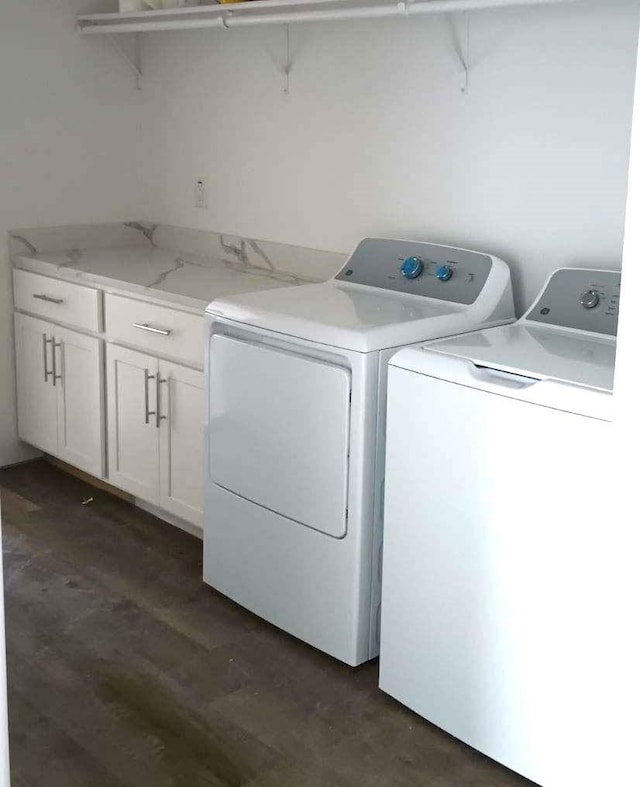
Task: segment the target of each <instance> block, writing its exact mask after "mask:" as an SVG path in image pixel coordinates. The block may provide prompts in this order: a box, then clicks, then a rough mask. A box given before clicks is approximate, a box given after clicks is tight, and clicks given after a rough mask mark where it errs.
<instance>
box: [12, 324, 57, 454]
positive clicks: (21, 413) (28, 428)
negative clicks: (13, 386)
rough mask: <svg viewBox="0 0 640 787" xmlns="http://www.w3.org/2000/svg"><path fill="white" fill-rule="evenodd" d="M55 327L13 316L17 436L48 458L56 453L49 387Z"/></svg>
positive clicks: (54, 407) (51, 389)
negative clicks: (44, 452)
mask: <svg viewBox="0 0 640 787" xmlns="http://www.w3.org/2000/svg"><path fill="white" fill-rule="evenodd" d="M54 330H56V329H55V327H54V326H53V325H51V324H50V323H48V322H44V321H43V320H36V319H34V318H33V317H27V316H26V315H24V314H16V315H15V331H16V333H15V339H16V378H17V397H18V434H19V436H20V438H21V439H22V440H25V441H26V442H27V443H30V444H31V445H34V446H36V447H37V448H40V449H41V450H42V451H46V452H47V453H50V454H55V453H57V449H58V413H57V404H56V390H55V388H54V387H53V377H54V374H53V341H54V340H53V332H54Z"/></svg>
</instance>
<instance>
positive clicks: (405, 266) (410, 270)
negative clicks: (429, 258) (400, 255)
mask: <svg viewBox="0 0 640 787" xmlns="http://www.w3.org/2000/svg"><path fill="white" fill-rule="evenodd" d="M423 270H424V262H422V260H421V259H420V257H407V259H406V260H405V261H404V262H403V263H402V265H401V266H400V273H401V274H402V275H403V276H404V278H405V279H417V278H418V276H419V275H420V274H421V273H422V271H423Z"/></svg>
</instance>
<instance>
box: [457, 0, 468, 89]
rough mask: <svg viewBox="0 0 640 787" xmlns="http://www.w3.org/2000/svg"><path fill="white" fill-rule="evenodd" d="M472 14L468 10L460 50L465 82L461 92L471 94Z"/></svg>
mask: <svg viewBox="0 0 640 787" xmlns="http://www.w3.org/2000/svg"><path fill="white" fill-rule="evenodd" d="M470 42H471V14H470V13H469V12H468V11H467V12H466V13H465V15H464V42H463V44H462V46H461V47H460V49H459V50H458V55H459V57H460V62H461V63H462V69H463V71H464V82H463V85H462V87H461V88H460V92H461V93H464V94H465V95H468V94H469V68H470V67H471V60H470V55H469V53H470V49H471V43H470Z"/></svg>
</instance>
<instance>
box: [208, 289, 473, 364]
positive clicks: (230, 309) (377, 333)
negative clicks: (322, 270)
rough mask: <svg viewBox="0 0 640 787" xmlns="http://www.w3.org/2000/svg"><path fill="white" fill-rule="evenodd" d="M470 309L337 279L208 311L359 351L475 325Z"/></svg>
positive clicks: (212, 306)
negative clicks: (469, 312)
mask: <svg viewBox="0 0 640 787" xmlns="http://www.w3.org/2000/svg"><path fill="white" fill-rule="evenodd" d="M468 311H469V309H468V307H465V306H461V305H460V304H456V303H448V302H446V301H438V300H435V299H433V298H425V297H420V296H416V295H404V294H401V293H397V292H391V291H389V290H380V289H377V288H373V287H366V286H361V285H354V284H349V283H346V282H345V283H343V282H339V281H336V280H333V279H332V280H331V281H328V282H323V283H322V284H308V285H303V286H301V287H291V288H286V289H277V290H269V291H268V292H264V291H263V292H252V293H246V294H243V295H238V296H235V297H233V298H228V299H225V298H222V299H220V300H217V301H214V302H213V303H212V304H210V306H209V307H208V309H207V313H208V314H211V315H214V316H217V317H223V318H224V319H227V320H232V321H234V322H240V323H243V324H245V325H251V326H254V327H257V328H264V329H266V330H270V331H275V332H278V333H283V334H286V335H288V336H295V337H297V338H301V339H307V340H309V341H313V342H318V343H321V344H328V345H331V346H332V347H341V348H344V349H347V350H356V351H358V352H371V351H373V350H381V349H384V348H387V347H397V346H399V345H402V344H411V343H416V342H419V341H422V340H426V339H430V338H440V337H442V336H448V335H450V334H452V333H456V332H458V331H464V330H467V331H468V330H472V329H473V328H474V327H477V325H478V321H477V318H476V319H473V318H472V316H471V315H470V314H468Z"/></svg>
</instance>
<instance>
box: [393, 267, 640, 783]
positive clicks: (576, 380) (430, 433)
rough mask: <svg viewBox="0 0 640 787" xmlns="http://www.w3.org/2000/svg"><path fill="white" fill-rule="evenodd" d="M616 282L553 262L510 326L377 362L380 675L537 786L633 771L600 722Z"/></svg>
mask: <svg viewBox="0 0 640 787" xmlns="http://www.w3.org/2000/svg"><path fill="white" fill-rule="evenodd" d="M619 294H620V274H619V273H617V272H615V271H601V270H580V269H561V270H558V271H556V272H555V273H554V274H553V275H552V276H551V277H550V278H549V280H548V281H547V283H546V285H545V287H544V289H543V290H542V292H541V293H540V295H539V296H538V298H537V299H536V301H535V303H534V305H533V307H532V308H531V309H530V310H529V312H528V313H527V314H526V315H525V316H524V317H523V318H521V319H520V320H519V321H518V322H517V323H515V324H514V325H510V326H506V327H501V328H494V329H492V330H483V331H479V332H477V333H471V334H467V335H466V336H461V337H458V338H453V339H448V340H445V341H439V342H435V343H433V344H431V345H429V346H428V347H426V348H424V349H423V348H411V349H405V350H403V351H401V352H399V353H398V354H397V355H395V356H394V358H393V359H392V361H391V364H390V369H389V389H388V421H387V461H386V472H387V480H386V503H385V547H384V570H383V588H382V642H381V653H380V687H381V688H382V689H383V690H384V691H386V692H388V693H389V694H391V695H392V696H394V697H396V698H397V699H398V700H400V702H402V703H404V704H405V705H407V706H409V707H410V708H412V709H413V710H415V711H416V712H417V713H419V714H420V715H421V716H424V718H426V719H428V720H429V721H430V722H432V723H433V724H436V725H437V726H438V727H441V728H442V729H444V730H446V731H447V732H449V733H451V734H452V735H454V736H456V737H457V738H459V739H461V740H462V741H464V742H465V743H468V744H469V745H471V746H473V747H474V748H476V749H478V750H480V751H481V752H483V753H485V754H487V755H489V756H490V757H492V758H493V759H495V760H497V761H498V762H501V763H503V764H504V765H506V766H508V767H509V768H512V769H513V770H515V771H517V772H518V773H520V774H522V775H524V776H526V777H528V778H529V779H532V780H533V781H535V782H538V783H539V784H541V785H544V787H602V785H604V784H612V785H613V784H630V783H631V782H630V781H629V778H630V776H631V774H627V776H628V778H626V779H623V778H616V774H617V775H618V776H620V772H622V773H624V769H623V768H622V767H621V763H622V762H623V757H622V756H621V755H622V754H623V752H622V751H621V749H623V748H624V747H621V746H620V744H619V743H616V741H615V739H616V737H617V733H616V734H613V735H612V734H611V733H610V731H611V730H612V729H613V730H615V725H616V723H617V722H618V721H619V719H620V712H621V708H622V705H623V704H624V702H625V700H624V695H625V693H628V688H629V685H628V681H627V686H626V688H625V686H624V684H625V677H624V676H620V675H616V673H617V672H618V671H619V670H620V669H622V667H621V658H620V657H621V654H622V653H623V651H624V645H623V641H624V636H623V629H627V630H628V629H629V624H630V623H631V621H630V620H629V619H627V621H626V623H625V624H624V625H623V626H622V627H621V626H620V625H619V624H620V620H619V614H618V613H619V612H620V610H621V609H622V606H621V604H622V602H623V595H624V594H623V593H621V590H620V587H619V586H618V578H617V576H616V574H617V573H618V570H617V568H616V566H619V565H620V552H619V550H620V549H621V545H623V544H625V543H629V540H628V536H625V534H624V527H625V526H626V525H625V523H623V522H620V521H618V520H617V519H616V517H615V516H613V514H614V508H613V498H614V496H615V495H616V483H615V465H614V461H613V460H614V456H613V451H612V448H613V446H612V440H611V436H612V435H611V430H612V425H611V416H612V403H613V397H612V389H613V375H614V362H615V349H616V326H617V319H618V300H619ZM623 548H624V547H623ZM628 677H629V674H628V673H627V675H626V678H628ZM620 678H622V680H621V681H620ZM621 683H622V687H621ZM608 731H609V732H608ZM616 746H618V748H616ZM634 750H635V747H634ZM627 764H628V761H627Z"/></svg>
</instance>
